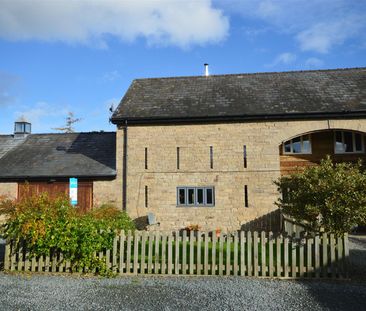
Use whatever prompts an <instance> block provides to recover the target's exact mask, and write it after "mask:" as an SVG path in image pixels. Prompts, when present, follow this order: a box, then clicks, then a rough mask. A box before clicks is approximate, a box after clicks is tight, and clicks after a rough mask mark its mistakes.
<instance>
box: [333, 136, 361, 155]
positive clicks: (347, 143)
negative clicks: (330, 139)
mask: <svg viewBox="0 0 366 311" xmlns="http://www.w3.org/2000/svg"><path fill="white" fill-rule="evenodd" d="M363 152H365V143H364V136H363V134H361V133H357V132H351V131H335V132H334V153H335V154H342V153H363Z"/></svg>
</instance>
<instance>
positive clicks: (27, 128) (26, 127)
mask: <svg viewBox="0 0 366 311" xmlns="http://www.w3.org/2000/svg"><path fill="white" fill-rule="evenodd" d="M30 131H31V125H30V124H28V123H26V124H25V132H26V133H30Z"/></svg>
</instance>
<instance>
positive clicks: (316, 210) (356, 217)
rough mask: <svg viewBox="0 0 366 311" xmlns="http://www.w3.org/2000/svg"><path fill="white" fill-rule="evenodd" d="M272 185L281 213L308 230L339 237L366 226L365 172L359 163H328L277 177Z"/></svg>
mask: <svg viewBox="0 0 366 311" xmlns="http://www.w3.org/2000/svg"><path fill="white" fill-rule="evenodd" d="M275 184H276V185H277V186H278V190H279V191H280V192H281V193H282V199H279V200H278V201H277V202H276V204H277V205H278V206H279V207H281V208H282V210H283V212H284V213H285V214H288V215H290V216H292V217H294V218H295V219H296V220H297V221H305V223H306V224H307V226H308V229H310V230H313V231H319V230H320V229H321V228H323V229H324V230H325V231H329V232H334V233H336V234H343V233H344V232H349V231H351V229H352V228H353V227H354V226H355V225H358V224H359V225H361V224H365V223H366V173H365V172H364V170H363V169H362V166H361V162H359V163H358V164H351V163H337V164H334V163H332V161H331V159H330V158H329V157H327V159H325V160H322V161H321V164H320V165H319V166H313V167H308V168H306V169H304V171H302V172H300V173H296V174H293V175H290V176H283V177H281V178H280V179H279V180H278V181H277V182H275Z"/></svg>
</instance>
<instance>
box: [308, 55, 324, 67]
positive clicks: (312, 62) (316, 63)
mask: <svg viewBox="0 0 366 311" xmlns="http://www.w3.org/2000/svg"><path fill="white" fill-rule="evenodd" d="M323 65H324V62H323V61H322V60H321V59H319V58H316V57H310V58H308V59H307V60H306V61H305V66H306V67H308V68H319V67H322V66H323Z"/></svg>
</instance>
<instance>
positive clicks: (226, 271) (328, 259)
mask: <svg viewBox="0 0 366 311" xmlns="http://www.w3.org/2000/svg"><path fill="white" fill-rule="evenodd" d="M96 256H97V257H99V258H101V259H103V260H105V263H106V266H107V268H108V269H110V270H111V271H112V272H114V273H117V274H120V275H125V274H166V275H238V276H255V277H276V278H299V277H300V278H303V277H305V278H348V263H349V258H348V257H349V248H348V235H347V234H345V235H344V236H342V237H336V236H334V235H333V234H327V233H322V234H321V235H317V236H315V237H306V238H299V239H296V238H292V237H288V236H282V235H278V236H275V235H274V234H273V233H272V232H268V233H266V232H260V233H258V232H250V231H245V232H244V231H240V232H235V233H232V234H221V235H220V236H218V237H217V236H216V234H215V233H214V232H205V233H203V232H193V231H191V232H187V231H183V232H178V231H177V232H169V233H162V232H146V231H135V232H131V231H128V232H127V234H126V233H125V232H124V231H122V232H121V233H120V234H119V235H118V236H116V237H115V238H114V241H113V248H112V249H108V250H105V251H103V252H99V253H98V254H96ZM4 268H5V270H9V271H31V272H32V271H33V272H63V273H67V272H71V263H70V262H69V261H65V260H64V259H63V256H62V254H55V255H54V256H52V257H50V256H41V257H39V258H30V256H29V253H28V252H27V250H26V248H25V247H20V248H19V247H17V246H16V245H13V244H12V243H8V244H7V245H6V249H5V264H4Z"/></svg>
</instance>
